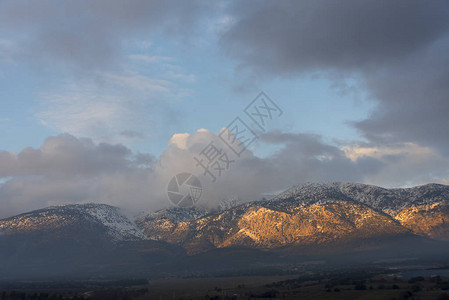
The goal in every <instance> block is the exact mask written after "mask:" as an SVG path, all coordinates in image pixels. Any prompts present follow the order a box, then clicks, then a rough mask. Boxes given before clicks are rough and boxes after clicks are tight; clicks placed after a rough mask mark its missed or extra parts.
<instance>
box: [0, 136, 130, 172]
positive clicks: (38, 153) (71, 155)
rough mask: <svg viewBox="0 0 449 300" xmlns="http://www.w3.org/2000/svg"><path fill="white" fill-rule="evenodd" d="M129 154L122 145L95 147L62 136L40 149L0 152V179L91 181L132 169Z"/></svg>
mask: <svg viewBox="0 0 449 300" xmlns="http://www.w3.org/2000/svg"><path fill="white" fill-rule="evenodd" d="M131 163H132V160H131V151H130V150H129V149H128V148H126V147H124V146H122V145H110V144H106V143H100V144H94V143H93V141H92V140H91V139H86V138H82V139H78V138H75V137H74V136H71V135H68V134H63V135H59V136H56V137H49V138H47V139H46V140H45V142H44V143H43V145H42V146H41V147H40V148H39V149H33V148H25V149H23V150H22V151H21V152H19V153H17V154H15V153H11V152H7V151H0V177H8V176H21V175H26V176H54V177H61V176H62V177H67V176H71V177H75V176H83V177H90V176H96V175H99V174H102V173H111V172H123V171H124V170H126V169H128V168H129V166H130V165H131Z"/></svg>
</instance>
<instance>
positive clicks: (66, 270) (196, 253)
mask: <svg viewBox="0 0 449 300" xmlns="http://www.w3.org/2000/svg"><path fill="white" fill-rule="evenodd" d="M448 223H449V186H446V185H439V184H427V185H423V186H418V187H413V188H404V189H385V188H381V187H377V186H371V185H365V184H357V183H338V182H335V183H309V184H303V185H299V186H295V187H293V188H291V189H289V190H287V191H285V192H283V193H281V194H279V195H277V196H275V197H273V198H271V199H269V200H261V201H253V202H246V203H243V204H240V205H235V206H228V207H225V208H223V209H219V210H215V211H210V210H207V209H204V208H201V207H190V208H179V207H171V208H168V209H164V210H160V211H157V212H150V213H142V214H140V215H138V216H137V217H129V216H126V215H125V214H123V213H122V211H121V210H120V209H119V208H117V207H113V206H110V205H106V204H77V205H63V206H52V207H48V208H44V209H40V210H36V211H32V212H28V213H24V214H20V215H17V216H13V217H9V218H5V219H2V220H0V278H23V277H33V278H34V277H39V278H40V277H42V276H46V277H52V276H112V277H114V276H115V277H119V276H163V275H164V274H165V275H168V274H174V273H179V272H181V273H182V272H187V271H186V270H188V272H190V273H198V272H211V270H212V269H214V270H217V268H218V269H220V268H221V269H220V270H224V269H226V267H227V266H229V267H236V266H239V267H241V268H242V269H243V268H250V267H251V268H253V267H254V266H255V265H257V266H261V265H264V266H265V267H266V266H267V265H271V266H272V265H278V264H282V263H287V262H288V263H289V264H291V263H292V262H294V263H298V262H299V261H301V259H299V257H303V256H304V255H306V256H308V258H307V259H310V257H309V256H310V255H312V256H313V255H318V254H319V255H324V254H326V255H334V256H335V255H341V254H342V253H353V254H351V255H352V256H353V258H354V253H357V255H359V254H360V255H361V256H360V257H372V258H373V259H374V258H376V259H378V258H383V257H384V256H385V257H402V256H403V255H405V254H406V253H408V254H409V255H415V256H416V255H418V256H420V255H424V254H425V255H430V256H433V257H436V256H438V255H440V256H438V257H441V258H442V259H443V260H444V259H445V255H444V254H445V253H446V252H447V250H449V246H448V245H449V243H447V242H448V241H449V225H448ZM411 249H413V251H412V252H413V253H411V252H410V251H411ZM311 253H312V254H311ZM368 254H369V255H371V256H369V255H368ZM286 256H287V257H289V258H288V259H287V258H285V257H286ZM217 257H220V261H217ZM239 259H244V260H245V262H244V263H241V262H240V263H239ZM340 259H341V256H340ZM363 260H364V259H361V261H363ZM367 260H369V258H367ZM262 261H263V263H262ZM270 262H271V264H270ZM182 266H183V267H182Z"/></svg>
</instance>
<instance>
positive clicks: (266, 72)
mask: <svg viewBox="0 0 449 300" xmlns="http://www.w3.org/2000/svg"><path fill="white" fill-rule="evenodd" d="M448 20H449V2H448V1H437V0H435V1H413V0H412V1H400V0H399V1H389V0H377V1H370V0H362V1H360V0H352V1H346V0H340V1H329V0H327V1H320V0H316V1H220V0H219V1H205V0H201V1H180V0H178V1H170V0H164V1H148V0H127V1H119V0H91V1H63V2H61V1H58V0H43V1H22V0H20V1H17V0H1V1H0V137H1V139H0V217H6V216H10V215H13V214H16V213H20V212H24V211H28V210H32V209H37V208H42V207H45V206H48V205H55V204H64V203H85V202H101V203H109V204H113V205H118V206H120V207H123V208H125V209H128V210H130V211H132V212H138V211H141V210H155V209H160V208H164V207H168V206H170V205H171V203H170V202H169V200H168V199H167V195H166V187H167V184H168V182H169V180H170V178H171V177H172V176H174V175H175V174H178V173H180V172H191V173H193V174H196V175H197V176H198V178H199V179H200V180H201V183H202V185H203V188H204V190H203V195H202V197H201V200H200V202H202V203H203V204H206V203H216V202H217V201H220V200H223V199H233V198H236V197H238V198H239V199H241V200H242V201H250V200H255V199H258V198H260V197H261V196H264V195H270V194H273V193H276V192H278V191H281V190H283V189H286V188H288V187H290V186H292V185H294V184H299V183H303V182H307V181H351V182H363V183H369V184H376V185H381V186H385V187H406V186H412V185H418V184H424V183H428V182H439V183H449V118H448V117H447V114H448V113H449V22H448ZM261 91H264V92H265V93H266V94H267V95H268V96H269V97H270V98H271V99H272V101H273V102H274V103H276V105H278V107H279V108H280V109H281V110H282V114H280V113H277V112H276V113H273V116H272V118H271V119H266V121H267V122H266V124H265V125H266V126H265V127H264V128H262V129H261V128H260V127H258V126H257V124H255V122H254V120H251V119H249V118H248V116H247V115H246V114H245V112H244V109H245V107H247V105H248V104H250V103H251V101H253V99H254V98H255V97H256V96H257V95H258V94H259V93H260V92H261ZM236 117H239V118H241V120H244V121H245V122H246V123H247V126H248V128H251V130H252V131H253V133H254V136H256V137H257V138H256V139H255V140H254V142H253V143H252V144H251V145H250V146H249V147H248V149H247V150H246V151H244V152H243V153H242V154H241V155H240V156H236V155H235V153H233V152H231V151H230V150H229V148H227V147H228V145H226V144H225V143H224V142H223V140H222V139H220V137H219V133H220V131H221V130H222V129H223V128H226V127H230V126H229V124H230V123H231V122H232V121H233V120H234V119H235V118H236ZM245 118H246V119H245ZM211 142H212V145H214V146H216V147H217V149H220V150H222V153H226V154H227V156H226V157H227V158H228V162H229V165H227V168H225V169H224V170H223V171H222V173H221V174H215V175H216V178H215V179H216V180H215V182H213V181H212V177H211V176H210V174H206V175H204V173H203V171H204V169H202V168H201V166H199V165H198V164H197V162H196V161H195V158H200V157H201V153H202V150H204V149H206V147H207V146H208V145H210V143H211ZM220 158H223V156H220ZM221 162H223V160H222V161H221Z"/></svg>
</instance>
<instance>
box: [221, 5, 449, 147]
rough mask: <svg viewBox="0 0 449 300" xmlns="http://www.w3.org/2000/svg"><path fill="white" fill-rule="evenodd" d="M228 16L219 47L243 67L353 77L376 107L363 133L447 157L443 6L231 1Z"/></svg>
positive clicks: (448, 28)
mask: <svg viewBox="0 0 449 300" xmlns="http://www.w3.org/2000/svg"><path fill="white" fill-rule="evenodd" d="M233 15H234V17H235V22H234V23H233V25H232V26H231V27H230V29H229V30H228V31H227V32H225V33H224V34H223V35H222V37H221V45H222V47H223V49H224V50H225V51H226V52H227V53H228V54H229V55H230V56H232V57H234V58H236V59H237V60H239V61H240V62H241V65H242V66H246V67H248V68H250V69H252V70H254V71H255V72H256V73H257V74H266V75H275V76H295V75H298V74H304V73H305V72H319V73H322V74H328V75H329V76H330V78H331V79H332V78H335V77H340V78H341V77H343V78H344V77H345V76H346V75H349V76H359V77H360V78H362V82H364V84H365V87H366V88H367V90H368V92H369V94H370V96H371V97H372V98H373V99H375V100H376V101H378V103H379V106H378V108H377V110H375V111H374V112H373V113H372V114H371V116H370V117H369V118H368V119H367V120H365V121H363V122H360V123H357V124H355V126H356V127H357V128H358V129H360V130H361V132H362V134H364V135H365V136H366V137H367V138H369V139H370V140H371V141H373V142H377V143H383V144H385V143H392V142H393V143H394V142H400V141H402V142H415V143H419V144H422V145H430V146H432V147H435V148H437V149H439V150H440V151H442V152H445V153H446V154H447V153H449V142H448V141H449V131H448V130H447V128H449V118H447V113H448V112H449V89H448V86H449V73H448V70H449V68H448V62H449V51H448V49H449V22H448V21H447V20H448V19H449V2H448V1H405V0H404V1H387V0H381V1H378V0H376V1H374V0H373V1H371V0H363V1H358V0H346V1H320V0H318V1H253V2H236V3H235V7H234V11H233Z"/></svg>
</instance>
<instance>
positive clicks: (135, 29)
mask: <svg viewBox="0 0 449 300" xmlns="http://www.w3.org/2000/svg"><path fill="white" fill-rule="evenodd" d="M200 2H201V1H188V2H187V1H174V0H164V1H156V0H150V1H147V0H130V1H119V0H93V1H84V0H82V1H62V2H61V1H57V0H44V1H39V2H34V1H32V2H29V1H13V0H4V1H1V2H0V33H3V35H4V36H5V37H6V38H12V39H13V40H12V41H13V42H14V46H15V52H16V58H17V59H18V60H20V61H23V60H24V59H26V60H27V61H28V62H29V63H33V64H38V63H39V62H42V61H47V60H48V62H51V63H52V65H53V64H54V63H55V62H62V63H63V64H66V65H68V66H70V67H75V68H79V69H88V70H90V69H105V68H111V67H114V66H117V63H118V62H119V58H120V54H121V49H122V46H123V43H124V42H125V41H126V40H133V39H135V38H136V37H139V38H142V37H143V38H144V39H145V38H146V39H148V38H149V37H150V35H151V34H153V33H155V32H163V33H164V34H167V35H178V34H182V35H186V34H187V33H189V32H191V31H192V30H193V28H194V26H195V24H196V23H197V20H198V15H200V13H201V12H202V11H203V10H204V9H207V8H209V6H208V5H200ZM12 35H14V37H12Z"/></svg>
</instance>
